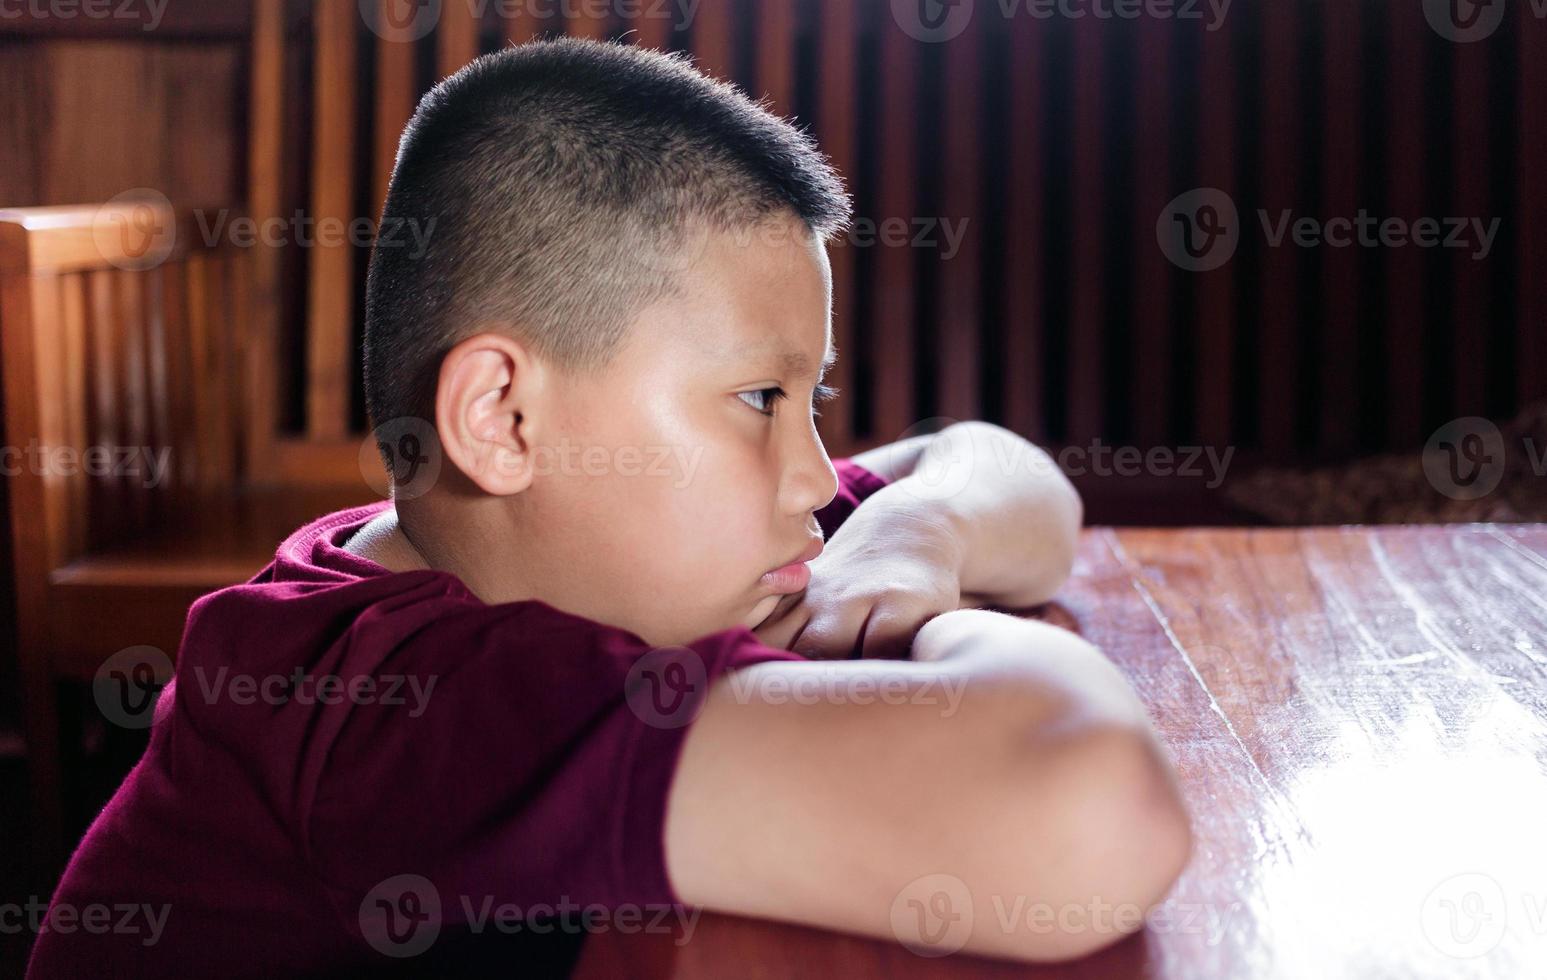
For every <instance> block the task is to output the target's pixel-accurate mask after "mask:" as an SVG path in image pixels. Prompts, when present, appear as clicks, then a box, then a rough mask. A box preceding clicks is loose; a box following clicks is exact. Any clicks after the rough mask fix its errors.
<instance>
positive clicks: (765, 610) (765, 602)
mask: <svg viewBox="0 0 1547 980" xmlns="http://www.w3.org/2000/svg"><path fill="white" fill-rule="evenodd" d="M782 598H784V597H783V596H781V595H777V594H775V595H770V596H764V597H763V598H761V599H759V600H758V601H757V605H755V606H753V607H752V611H751V612H750V613H748V614H747V618H746V619H744V620H742V625H743V626H745V627H746V628H747V629H749V630H755V629H757V628H758V627H759V626H761V625H763V621H764V620H766V619H767V618H768V617H769V616H771V615H773V611H774V610H775V609H777V608H779V600H780V599H782Z"/></svg>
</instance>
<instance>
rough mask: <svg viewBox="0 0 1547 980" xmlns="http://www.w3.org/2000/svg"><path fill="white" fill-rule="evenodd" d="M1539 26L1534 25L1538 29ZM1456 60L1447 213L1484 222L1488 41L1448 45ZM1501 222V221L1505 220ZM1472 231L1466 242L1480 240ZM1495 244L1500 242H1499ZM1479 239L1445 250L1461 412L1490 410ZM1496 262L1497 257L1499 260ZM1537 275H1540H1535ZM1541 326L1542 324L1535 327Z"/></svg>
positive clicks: (1489, 135) (1454, 406)
mask: <svg viewBox="0 0 1547 980" xmlns="http://www.w3.org/2000/svg"><path fill="white" fill-rule="evenodd" d="M1540 26H1541V25H1532V29H1533V30H1534V29H1539V28H1540ZM1449 47H1450V49H1451V51H1452V52H1453V55H1452V56H1453V57H1454V58H1455V81H1454V91H1455V94H1454V96H1453V97H1452V100H1451V105H1452V110H1451V126H1452V127H1454V129H1455V133H1456V135H1455V143H1454V147H1455V150H1454V153H1453V154H1452V157H1451V161H1452V166H1451V181H1452V186H1453V189H1454V193H1453V195H1452V197H1451V201H1450V202H1447V203H1450V204H1451V205H1452V206H1451V207H1449V208H1447V209H1446V211H1445V212H1444V213H1445V215H1446V216H1450V215H1457V216H1460V217H1463V218H1466V219H1468V220H1469V221H1479V222H1482V223H1483V224H1484V225H1485V226H1486V225H1487V224H1488V222H1490V221H1492V220H1493V219H1494V217H1495V216H1497V212H1496V211H1495V210H1494V208H1493V206H1492V203H1491V197H1492V195H1491V194H1490V193H1489V185H1490V182H1491V181H1493V180H1494V176H1493V173H1492V166H1493V153H1494V150H1493V146H1492V143H1493V138H1494V137H1493V126H1492V124H1491V122H1490V120H1489V114H1488V104H1489V98H1488V59H1489V57H1490V55H1489V50H1488V46H1487V44H1485V43H1477V44H1453V45H1449ZM1501 221H1502V219H1501ZM1476 238H1477V236H1476V234H1475V232H1474V233H1470V234H1468V236H1467V241H1471V242H1476ZM1494 244H1495V246H1497V241H1495V243H1494ZM1480 245H1481V243H1480V242H1478V243H1476V244H1474V245H1473V247H1471V248H1451V249H1445V250H1444V251H1445V252H1446V253H1448V256H1449V259H1450V267H1451V268H1450V271H1451V275H1452V276H1453V277H1454V280H1453V287H1452V289H1453V292H1452V294H1451V296H1452V298H1451V311H1450V329H1449V330H1448V331H1447V332H1446V333H1447V336H1446V340H1447V341H1448V344H1449V349H1448V350H1447V351H1446V352H1445V353H1446V360H1447V362H1448V364H1449V366H1450V369H1451V378H1452V382H1451V383H1452V385H1453V386H1454V387H1453V394H1452V397H1451V400H1450V403H1449V406H1450V408H1449V410H1450V412H1451V413H1453V414H1454V415H1457V416H1461V415H1484V414H1486V413H1487V369H1488V358H1487V357H1486V356H1483V354H1482V349H1483V346H1484V345H1485V344H1487V343H1488V342H1489V339H1490V337H1491V335H1492V334H1493V327H1492V317H1493V304H1492V302H1491V300H1490V296H1489V284H1488V278H1487V274H1488V262H1486V261H1484V260H1482V259H1479V258H1478V257H1477V254H1476V253H1477V251H1478V249H1479V247H1480ZM1494 261H1497V260H1496V259H1495V260H1494ZM1536 275H1540V273H1537V274H1536ZM1535 329H1537V330H1541V329H1542V325H1541V324H1537V326H1536V327H1535Z"/></svg>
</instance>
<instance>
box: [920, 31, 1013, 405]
mask: <svg viewBox="0 0 1547 980" xmlns="http://www.w3.org/2000/svg"><path fill="white" fill-rule="evenodd" d="M986 24H988V21H986V20H985V19H983V18H974V20H973V21H972V22H971V25H970V26H969V28H968V29H967V30H966V31H965V32H963V33H962V34H960V35H958V36H957V37H955V38H953V39H951V40H950V41H947V42H945V72H944V76H945V77H944V79H943V84H944V87H945V92H947V93H949V97H948V98H946V99H945V100H943V105H944V107H945V119H944V126H943V130H944V139H945V187H944V193H943V194H942V195H941V202H942V204H943V205H944V206H943V208H942V211H943V212H944V213H943V214H941V215H936V216H923V215H921V216H919V217H935V218H948V219H950V220H951V221H953V222H956V223H957V224H958V226H959V227H961V228H962V230H963V234H962V236H961V245H960V247H959V248H958V250H957V252H956V254H955V255H952V256H951V257H950V259H944V258H943V255H944V254H945V251H944V250H945V248H946V243H945V234H944V232H943V231H942V230H941V228H940V227H939V226H938V225H937V226H936V228H935V233H934V238H935V240H936V241H937V242H938V243H939V248H940V249H941V255H942V260H941V265H940V314H939V346H938V348H937V349H938V351H939V356H940V368H939V371H940V374H939V378H940V387H939V393H940V413H941V414H942V415H945V416H947V417H950V418H956V419H975V418H978V417H979V416H981V415H982V405H981V403H980V401H979V389H980V387H981V386H980V384H979V377H978V354H979V351H980V350H981V348H982V344H983V338H982V299H981V296H980V293H979V288H978V287H979V278H978V275H979V262H980V261H981V255H982V247H981V243H982V241H983V227H982V216H983V194H982V183H981V180H980V177H981V174H982V169H981V164H982V145H983V137H982V134H981V133H980V132H979V126H978V114H977V111H976V108H977V106H978V104H979V102H980V100H981V92H982V90H983V83H982V72H981V68H982V64H983V56H982V44H981V41H982V30H981V28H983V27H984V26H985V25H986ZM993 26H994V27H995V28H997V27H998V26H999V25H997V24H995V25H993ZM963 223H965V224H963Z"/></svg>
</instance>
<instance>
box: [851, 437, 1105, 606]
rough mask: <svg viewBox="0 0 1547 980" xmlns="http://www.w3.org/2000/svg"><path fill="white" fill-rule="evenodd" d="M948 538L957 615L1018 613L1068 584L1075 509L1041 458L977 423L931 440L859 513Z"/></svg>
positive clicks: (1068, 488)
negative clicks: (986, 609) (967, 608)
mask: <svg viewBox="0 0 1547 980" xmlns="http://www.w3.org/2000/svg"><path fill="white" fill-rule="evenodd" d="M866 507H869V508H871V509H872V510H887V511H889V512H890V513H891V515H892V516H893V517H894V518H896V519H897V520H899V521H903V522H906V523H907V524H908V525H909V526H911V527H918V528H926V529H927V528H931V527H932V528H934V529H936V530H937V531H938V533H941V534H948V535H950V536H951V537H952V538H954V541H955V546H954V547H951V548H948V549H947V550H948V551H949V552H951V553H953V554H956V555H959V558H960V567H959V569H958V578H959V581H960V583H961V592H962V604H963V605H984V604H988V605H996V606H1002V607H1006V608H1024V607H1027V606H1034V605H1038V604H1040V603H1043V602H1046V601H1047V600H1048V599H1050V598H1052V596H1053V594H1054V593H1056V592H1057V591H1058V589H1059V588H1060V587H1061V586H1062V585H1063V583H1064V582H1065V581H1066V580H1067V579H1068V577H1069V572H1070V569H1071V568H1072V567H1073V564H1074V555H1075V550H1076V548H1077V547H1078V544H1079V532H1080V525H1081V523H1082V522H1083V520H1084V507H1083V504H1082V503H1081V501H1080V497H1079V494H1078V493H1076V492H1075V490H1074V487H1073V486H1072V485H1071V484H1070V483H1069V480H1068V478H1067V477H1065V476H1064V474H1063V473H1062V472H1061V471H1060V470H1059V469H1058V466H1057V464H1056V463H1055V462H1054V461H1053V459H1052V458H1051V457H1050V456H1048V454H1047V453H1046V452H1044V451H1043V450H1041V449H1039V448H1037V447H1036V446H1035V445H1033V444H1032V443H1030V442H1028V441H1027V440H1025V439H1023V438H1021V437H1020V436H1018V435H1016V434H1014V433H1013V432H1010V431H1008V430H1006V429H1003V428H1001V427H999V426H996V425H992V424H989V423H986V422H960V423H957V424H956V425H952V426H949V427H947V428H945V429H942V430H941V431H940V432H939V433H937V434H936V435H935V436H934V437H933V439H932V440H931V441H930V443H929V444H928V445H927V447H926V448H925V449H924V450H923V451H922V452H920V453H919V454H918V455H917V460H916V463H915V465H914V466H913V468H912V472H910V473H908V474H907V475H904V476H900V477H899V478H898V479H897V480H896V481H895V482H894V483H892V484H891V485H889V486H887V487H886V488H884V489H882V490H880V491H878V492H877V493H875V494H873V495H872V496H871V497H870V498H869V499H868V500H866V501H865V503H864V504H862V505H861V507H860V509H861V510H864V509H865V508H866Z"/></svg>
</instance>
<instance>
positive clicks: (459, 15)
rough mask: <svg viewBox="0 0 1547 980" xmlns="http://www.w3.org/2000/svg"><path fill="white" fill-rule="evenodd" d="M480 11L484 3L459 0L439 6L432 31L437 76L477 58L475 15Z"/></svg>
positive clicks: (451, 71) (476, 20)
mask: <svg viewBox="0 0 1547 980" xmlns="http://www.w3.org/2000/svg"><path fill="white" fill-rule="evenodd" d="M483 10H484V5H483V4H480V3H463V2H460V0H452V2H449V3H444V4H442V5H441V11H440V21H439V23H438V25H437V26H436V31H435V63H436V66H437V67H438V69H439V71H440V77H442V78H445V77H446V76H447V75H452V74H455V73H456V72H457V70H458V69H460V68H461V67H462V66H463V65H465V64H467V63H468V62H469V61H472V60H473V59H474V58H476V57H478V26H479V16H478V15H479V14H480V13H481V12H482V11H483Z"/></svg>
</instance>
